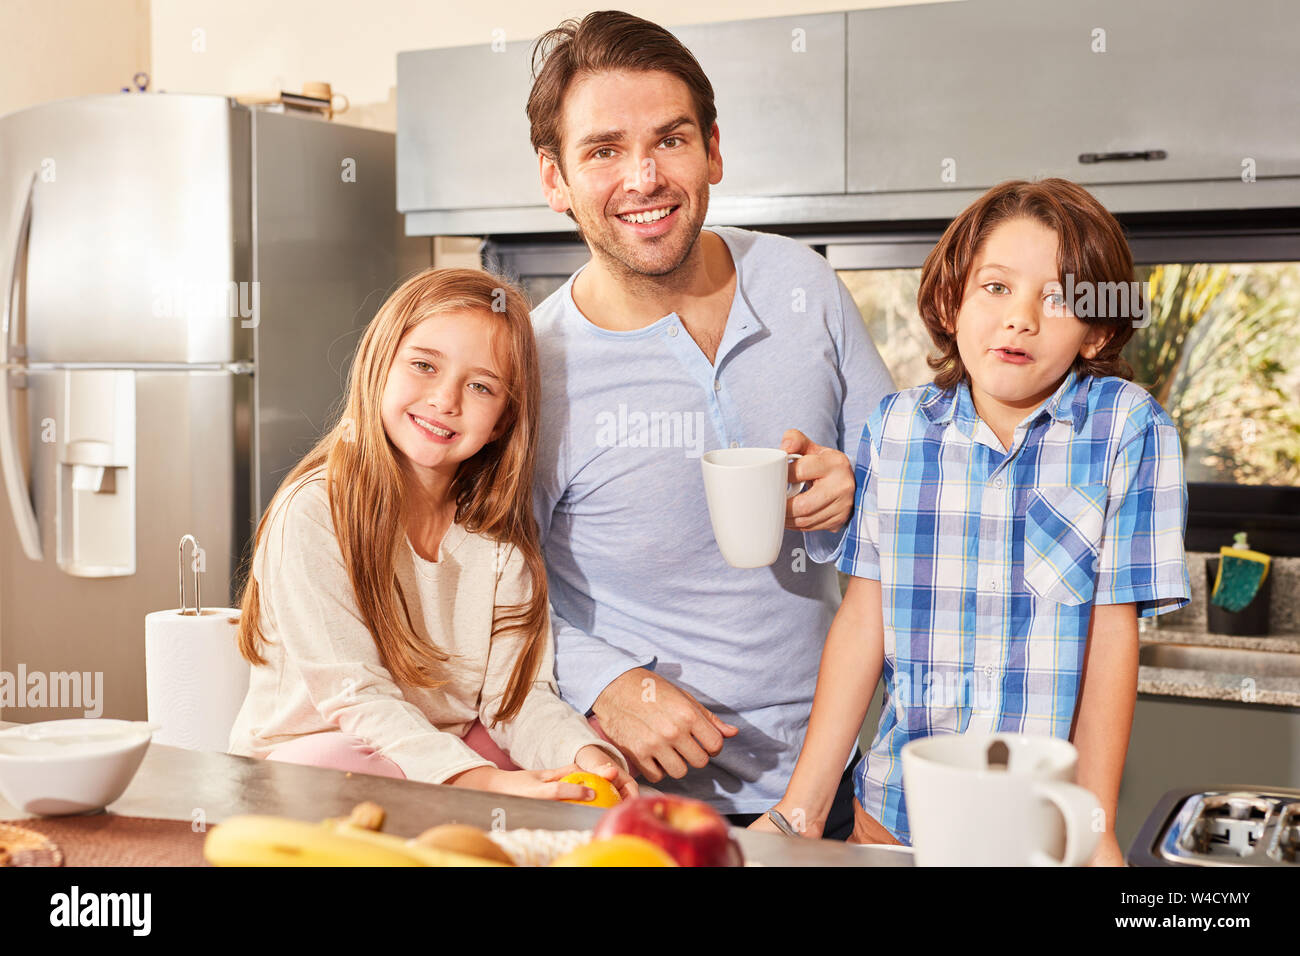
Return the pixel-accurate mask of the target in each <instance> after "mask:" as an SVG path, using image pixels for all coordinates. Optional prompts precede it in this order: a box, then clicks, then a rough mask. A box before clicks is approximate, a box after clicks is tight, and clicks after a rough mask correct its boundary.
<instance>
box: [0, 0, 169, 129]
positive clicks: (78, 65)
mask: <svg viewBox="0 0 1300 956" xmlns="http://www.w3.org/2000/svg"><path fill="white" fill-rule="evenodd" d="M0 63H3V64H4V73H3V80H2V81H0V116H3V115H4V114H5V113H12V112H13V111H15V110H20V109H26V108H27V107H29V106H35V105H36V104H38V103H45V102H48V101H50V100H61V99H67V98H68V97H71V96H85V95H87V94H91V93H115V92H117V91H118V90H120V89H121V88H122V87H124V86H127V85H129V84H130V82H131V77H132V76H133V75H134V74H135V73H136V72H137V71H139V70H144V71H145V72H149V69H150V57H149V0H4V2H3V3H0Z"/></svg>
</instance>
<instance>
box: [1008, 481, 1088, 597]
mask: <svg viewBox="0 0 1300 956" xmlns="http://www.w3.org/2000/svg"><path fill="white" fill-rule="evenodd" d="M1108 494H1109V489H1108V487H1107V486H1106V485H1104V484H1093V485H1048V486H1043V487H1039V488H1035V489H1034V490H1033V491H1032V492H1031V493H1030V496H1029V502H1028V506H1027V507H1026V509H1025V551H1024V577H1025V587H1027V588H1028V589H1029V591H1030V592H1031V593H1032V594H1033V595H1034V596H1035V597H1037V598H1039V599H1041V600H1043V601H1051V602H1054V603H1057V604H1067V605H1078V604H1084V603H1086V602H1088V601H1090V600H1092V595H1093V590H1094V588H1095V586H1096V583H1097V558H1098V555H1099V554H1100V551H1101V538H1102V533H1103V530H1104V527H1105V522H1106V500H1107V495H1108Z"/></svg>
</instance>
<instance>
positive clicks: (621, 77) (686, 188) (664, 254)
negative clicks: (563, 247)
mask: <svg viewBox="0 0 1300 956" xmlns="http://www.w3.org/2000/svg"><path fill="white" fill-rule="evenodd" d="M560 132H561V143H562V146H561V150H562V152H563V157H562V158H563V167H564V172H563V174H561V173H560V170H559V167H558V166H556V165H555V164H554V163H552V162H551V161H550V160H549V159H548V158H546V157H545V156H543V157H541V160H540V162H541V174H542V185H543V188H544V191H545V193H546V197H547V201H548V203H549V204H550V206H551V208H552V209H554V210H555V211H556V212H566V211H569V210H572V212H573V216H574V219H575V220H576V221H577V224H578V228H579V229H581V230H582V236H583V238H584V239H585V240H586V241H587V243H588V245H590V246H591V251H592V254H593V255H594V256H597V257H599V258H600V259H601V260H602V261H603V262H604V263H606V264H607V265H613V266H615V267H618V266H621V267H622V271H625V272H627V273H632V274H636V275H647V276H658V275H666V274H668V273H670V272H672V271H673V270H674V269H676V268H677V267H678V266H680V265H681V264H682V263H683V262H684V261H685V260H686V258H687V256H688V255H689V254H690V252H691V249H692V248H693V247H694V245H695V242H696V240H697V239H698V237H699V234H700V228H701V226H703V224H704V216H705V213H706V212H708V208H709V186H710V184H716V183H718V182H720V181H721V180H722V155H721V153H719V151H718V127H717V124H716V123H715V124H714V126H713V129H712V130H710V131H707V132H706V131H702V130H701V129H700V128H699V122H698V120H697V118H696V114H695V103H694V101H693V100H692V99H691V94H690V90H689V89H688V88H687V86H686V84H685V83H683V82H682V81H681V80H680V79H678V78H677V77H675V76H673V75H672V74H670V73H664V72H661V71H623V70H620V71H615V72H609V73H599V74H595V75H587V76H581V77H578V78H576V79H575V80H574V81H573V82H572V83H571V84H570V85H569V88H568V90H567V91H566V92H565V95H564V104H563V112H562V115H561V117H560ZM631 213H650V214H651V218H652V219H653V221H648V222H639V223H638V222H632V221H629V219H628V216H629V214H631ZM664 213H667V215H664ZM660 216H661V217H662V218H654V217H660Z"/></svg>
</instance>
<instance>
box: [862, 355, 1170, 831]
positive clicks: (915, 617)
mask: <svg viewBox="0 0 1300 956" xmlns="http://www.w3.org/2000/svg"><path fill="white" fill-rule="evenodd" d="M855 472H856V479H857V493H856V498H857V500H856V507H855V510H854V517H853V521H852V524H851V526H850V529H849V534H848V537H847V540H846V542H845V545H844V551H843V554H842V556H841V558H840V561H839V569H840V570H841V571H844V572H846V573H848V574H852V575H856V576H857V577H862V578H873V579H877V580H879V581H880V591H881V603H882V607H883V612H884V628H885V631H884V635H885V661H884V672H883V678H884V682H885V698H884V705H883V706H882V708H881V713H880V726H879V729H878V731H877V733H876V737H875V740H874V741H873V743H872V745H871V749H870V751H869V752H868V754H867V755H866V756H865V757H864V758H863V760H862V762H861V763H860V764H858V766H857V768H856V770H855V772H854V778H855V784H854V789H855V793H856V795H857V798H858V801H859V802H860V803H861V804H862V807H863V809H864V810H866V811H867V812H868V813H870V814H871V815H872V816H873V817H875V818H876V819H877V820H879V821H880V822H881V823H882V824H883V825H884V826H885V827H887V828H888V829H889V831H890V832H891V833H893V834H894V835H895V836H896V837H897V838H898V839H899V840H902V841H903V842H905V843H910V842H911V834H910V830H909V828H908V824H907V808H906V806H905V804H904V800H903V765H902V761H901V759H900V753H901V751H902V748H903V745H904V744H906V743H907V742H908V741H910V740H915V739H917V738H919V737H927V736H930V735H932V734H947V733H965V732H967V731H973V732H977V733H978V732H986V733H991V732H994V731H1010V732H1018V733H1026V734H1046V735H1051V736H1054V737H1061V738H1067V739H1068V737H1069V735H1070V727H1071V723H1072V722H1073V719H1074V712H1075V706H1076V704H1077V703H1078V699H1079V686H1080V682H1081V679H1082V676H1083V663H1084V650H1085V647H1086V644H1087V639H1088V625H1089V622H1090V620H1091V617H1092V606H1093V605H1094V604H1130V603H1132V604H1136V605H1137V613H1138V615H1139V616H1141V617H1149V616H1152V615H1155V614H1161V613H1163V612H1166V611H1172V610H1175V609H1176V608H1180V607H1182V606H1183V605H1185V604H1186V603H1187V602H1188V600H1189V597H1190V594H1191V588H1190V581H1189V580H1188V576H1187V563H1186V557H1185V554H1184V551H1183V531H1184V528H1185V525H1186V516H1187V486H1186V484H1185V483H1184V479H1183V456H1182V450H1181V448H1180V447H1179V441H1178V432H1177V431H1176V429H1175V428H1174V425H1173V423H1172V422H1171V421H1170V419H1169V416H1168V415H1166V414H1165V412H1164V410H1163V409H1162V408H1161V407H1160V405H1159V404H1158V403H1157V402H1156V401H1155V400H1154V399H1153V398H1151V396H1150V395H1148V394H1147V392H1146V391H1145V390H1144V389H1142V388H1141V387H1140V386H1137V385H1134V384H1133V383H1131V382H1127V381H1124V380H1123V379H1119V378H1094V377H1091V376H1077V375H1076V374H1075V373H1074V372H1070V373H1069V374H1068V375H1067V376H1066V378H1065V381H1063V382H1062V383H1061V385H1060V387H1059V388H1058V389H1057V390H1056V392H1055V394H1054V395H1052V397H1051V398H1050V399H1048V400H1047V401H1046V402H1045V403H1043V405H1041V406H1040V407H1039V408H1038V409H1037V410H1036V411H1035V412H1034V413H1032V414H1031V415H1029V416H1028V417H1027V418H1025V420H1024V421H1022V422H1021V423H1020V425H1019V426H1017V428H1016V430H1015V433H1014V436H1013V438H1012V444H1011V448H1010V450H1009V451H1005V450H1004V449H1003V447H1002V443H1001V442H1000V441H999V440H998V439H997V437H996V436H995V435H994V433H993V430H992V429H991V428H990V427H989V426H988V425H987V424H986V423H985V422H984V421H983V420H982V419H981V418H980V417H979V415H978V414H977V413H976V411H975V406H974V403H973V402H972V401H971V395H970V389H969V387H968V386H967V385H965V384H963V385H960V386H958V387H956V388H953V389H948V390H946V391H941V390H940V389H938V388H937V387H935V386H934V385H926V386H922V387H919V388H911V389H907V390H906V391H902V392H898V393H896V394H894V395H890V396H888V397H887V398H885V399H884V400H883V401H882V402H881V403H880V405H879V407H878V408H877V409H876V411H875V413H874V414H873V415H872V416H871V418H870V419H869V420H868V422H867V425H866V428H865V429H864V430H863V434H862V441H861V442H860V443H859V445H858V454H857V465H856V468H855ZM1099 637H1100V639H1102V640H1104V639H1105V638H1106V635H1099Z"/></svg>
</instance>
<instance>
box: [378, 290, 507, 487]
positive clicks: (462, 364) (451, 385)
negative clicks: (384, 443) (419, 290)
mask: <svg viewBox="0 0 1300 956" xmlns="http://www.w3.org/2000/svg"><path fill="white" fill-rule="evenodd" d="M497 330H498V320H496V319H494V318H493V317H491V316H489V315H486V314H484V313H482V312H479V311H477V310H471V311H458V312H447V313H441V314H437V315H432V316H430V317H429V318H427V319H425V320H424V321H423V322H421V323H420V324H419V325H417V326H415V327H414V328H412V329H411V330H410V331H408V332H407V333H406V335H405V336H403V338H402V341H401V343H400V344H399V345H398V347H397V354H396V356H395V357H394V359H393V364H392V367H391V368H390V369H389V373H388V381H387V383H386V384H385V386H384V396H383V401H382V417H383V422H384V431H385V432H387V434H388V438H389V440H390V441H391V442H392V443H393V445H394V446H396V448H397V450H398V451H399V452H401V455H402V457H403V458H404V459H405V462H406V464H407V465H409V466H411V467H413V468H414V469H415V475H416V477H418V478H419V479H420V482H421V484H422V485H423V486H424V487H425V488H426V489H428V490H438V489H445V488H446V487H447V486H449V485H450V482H451V480H452V479H453V478H454V477H455V476H456V469H457V468H458V467H459V466H460V463H461V462H463V461H465V460H467V459H469V458H471V457H473V456H474V455H475V454H477V453H478V451H479V449H481V448H482V447H483V446H484V445H486V444H487V443H488V442H490V441H494V440H495V439H497V438H499V437H500V429H499V428H498V425H499V421H500V418H501V414H502V412H503V411H504V410H505V407H506V397H507V396H506V387H505V373H504V372H503V371H502V369H503V365H502V363H501V362H500V360H499V359H498V357H497V353H496V335H497Z"/></svg>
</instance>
